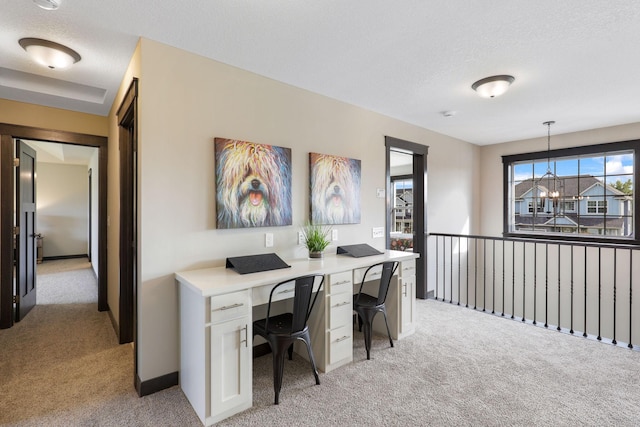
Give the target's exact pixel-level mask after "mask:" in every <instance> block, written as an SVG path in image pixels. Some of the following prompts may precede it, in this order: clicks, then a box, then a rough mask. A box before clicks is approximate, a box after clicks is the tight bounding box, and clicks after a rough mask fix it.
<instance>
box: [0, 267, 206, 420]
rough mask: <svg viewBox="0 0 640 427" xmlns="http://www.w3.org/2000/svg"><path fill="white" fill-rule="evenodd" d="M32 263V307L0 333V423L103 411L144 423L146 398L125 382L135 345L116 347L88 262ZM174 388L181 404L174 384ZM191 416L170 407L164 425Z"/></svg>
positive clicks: (99, 415) (96, 415) (90, 416)
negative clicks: (35, 275) (34, 276)
mask: <svg viewBox="0 0 640 427" xmlns="http://www.w3.org/2000/svg"><path fill="white" fill-rule="evenodd" d="M37 268H38V295H37V296H38V298H37V299H38V302H37V305H36V306H35V307H34V309H33V310H32V311H31V312H30V313H29V314H28V315H27V316H26V318H25V319H24V320H22V321H21V322H18V323H16V324H15V326H14V327H12V328H10V329H6V330H2V331H0V373H1V376H0V396H1V397H2V398H1V399H0V424H1V425H7V424H9V425H16V426H30V425H100V424H101V423H102V422H103V421H104V420H105V419H106V418H108V417H107V416H106V414H109V416H111V417H112V418H111V420H113V419H118V420H120V421H122V423H121V425H124V424H131V423H132V422H133V423H138V424H139V425H144V424H145V421H144V418H145V410H144V408H145V407H147V405H148V399H141V398H139V397H138V396H137V394H136V392H135V389H134V387H133V384H132V381H131V379H132V375H131V374H132V372H133V348H132V346H131V345H130V344H125V345H118V340H117V337H116V335H115V333H114V331H113V327H112V325H111V321H110V319H109V314H108V313H107V312H99V311H98V309H97V285H96V280H95V276H94V274H93V271H92V270H91V265H90V264H89V262H88V261H87V260H86V258H83V259H68V260H56V261H45V262H44V263H42V264H38V267H37ZM172 390H174V391H173V393H175V394H176V395H178V396H177V398H178V401H179V398H180V397H182V396H181V393H180V392H179V389H177V387H176V388H174V389H172ZM169 394H171V391H170V393H169ZM160 397H161V396H157V397H156V399H157V398H160ZM172 399H173V400H174V401H175V400H176V398H173V397H172ZM182 399H184V397H182ZM136 406H137V407H138V408H136ZM182 406H183V407H184V408H187V410H190V408H189V406H188V405H182ZM194 416H195V415H194V414H193V413H188V414H184V413H181V412H180V411H176V412H175V417H176V418H175V419H173V420H172V421H169V420H167V422H168V423H171V424H173V425H179V424H182V422H181V420H185V419H187V420H188V419H190V418H189V417H194Z"/></svg>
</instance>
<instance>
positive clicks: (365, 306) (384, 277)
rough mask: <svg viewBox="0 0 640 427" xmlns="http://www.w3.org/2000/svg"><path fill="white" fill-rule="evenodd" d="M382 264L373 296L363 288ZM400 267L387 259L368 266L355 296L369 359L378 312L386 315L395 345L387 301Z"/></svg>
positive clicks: (356, 308) (354, 308)
mask: <svg viewBox="0 0 640 427" xmlns="http://www.w3.org/2000/svg"><path fill="white" fill-rule="evenodd" d="M379 266H382V271H381V273H380V283H379V286H378V295H377V296H372V295H369V294H366V293H363V292H362V288H363V286H364V284H365V282H367V281H371V275H372V274H373V272H377V268H376V267H379ZM397 268H398V262H397V261H387V262H382V263H378V264H374V265H372V266H370V267H369V268H367V270H366V271H365V273H364V275H363V276H362V282H361V283H360V289H359V290H358V293H357V294H355V295H354V296H353V310H354V311H355V312H356V313H357V314H358V330H359V331H362V327H363V326H364V346H365V348H366V349H367V360H369V359H371V336H372V335H373V319H374V318H375V316H376V314H378V313H380V312H382V314H383V315H384V323H385V325H386V326H387V334H388V335H389V344H391V347H393V340H392V339H391V332H390V331H389V322H387V309H386V306H385V301H386V299H387V294H388V293H389V286H390V284H391V278H392V277H393V274H394V273H395V272H396V269H397Z"/></svg>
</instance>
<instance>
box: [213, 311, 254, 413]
mask: <svg viewBox="0 0 640 427" xmlns="http://www.w3.org/2000/svg"><path fill="white" fill-rule="evenodd" d="M249 320H250V317H242V318H239V319H235V320H231V321H228V322H224V323H219V324H215V325H212V326H211V415H212V416H213V417H214V418H215V417H216V415H217V414H220V413H222V412H225V411H229V410H232V409H234V408H237V407H246V405H247V403H248V405H249V406H251V399H252V388H251V387H252V383H251V377H252V375H253V372H252V371H253V367H252V362H253V361H252V359H251V355H252V353H251V350H252V348H251V346H252V343H251V334H252V330H251V324H250V323H249Z"/></svg>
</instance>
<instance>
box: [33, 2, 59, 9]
mask: <svg viewBox="0 0 640 427" xmlns="http://www.w3.org/2000/svg"><path fill="white" fill-rule="evenodd" d="M33 2H34V3H35V4H37V5H38V7H41V8H42V9H44V10H56V9H57V8H59V7H60V1H59V0H33Z"/></svg>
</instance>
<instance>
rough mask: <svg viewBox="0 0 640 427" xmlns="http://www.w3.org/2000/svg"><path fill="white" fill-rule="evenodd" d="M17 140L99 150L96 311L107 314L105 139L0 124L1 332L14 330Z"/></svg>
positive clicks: (102, 137) (106, 154)
mask: <svg viewBox="0 0 640 427" xmlns="http://www.w3.org/2000/svg"><path fill="white" fill-rule="evenodd" d="M18 138H21V139H33V140H39V141H47V142H57V143H62V144H72V145H83V146H88V147H95V148H98V165H99V168H98V169H99V170H98V310H100V311H107V310H109V304H108V302H107V156H108V153H107V137H104V136H96V135H87V134H82V133H75V132H65V131H59V130H50V129H41V128H35V127H29V126H21V125H12V124H6V123H0V201H1V204H0V226H1V227H0V329H4V328H9V327H11V326H13V258H14V256H13V215H14V213H13V192H14V188H15V179H14V176H13V173H14V169H13V141H14V139H18Z"/></svg>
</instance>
